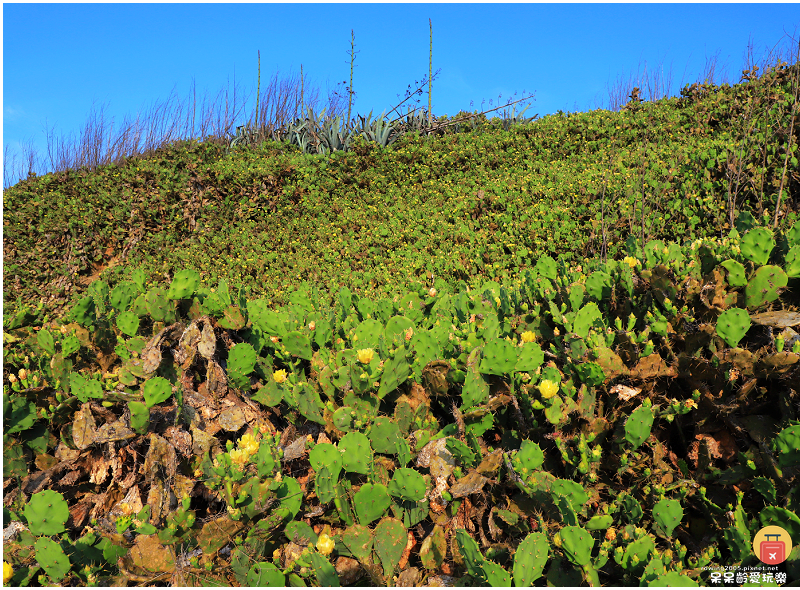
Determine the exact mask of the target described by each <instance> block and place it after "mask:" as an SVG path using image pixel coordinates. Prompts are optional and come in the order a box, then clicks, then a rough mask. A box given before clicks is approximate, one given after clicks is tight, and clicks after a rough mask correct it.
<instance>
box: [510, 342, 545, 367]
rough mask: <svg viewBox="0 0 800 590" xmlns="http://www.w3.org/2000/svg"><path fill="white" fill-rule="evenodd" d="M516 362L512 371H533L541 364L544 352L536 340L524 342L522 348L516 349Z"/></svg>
mask: <svg viewBox="0 0 800 590" xmlns="http://www.w3.org/2000/svg"><path fill="white" fill-rule="evenodd" d="M517 351H518V352H517V354H518V356H517V363H516V365H514V371H517V372H520V373H535V372H536V370H537V369H538V368H539V367H541V366H542V362H543V361H544V352H543V351H542V347H541V346H539V344H538V343H537V342H526V343H525V344H523V345H522V348H518V349H517Z"/></svg>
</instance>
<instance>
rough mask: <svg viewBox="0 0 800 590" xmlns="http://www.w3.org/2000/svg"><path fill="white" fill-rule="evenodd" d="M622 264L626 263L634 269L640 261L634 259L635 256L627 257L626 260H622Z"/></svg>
mask: <svg viewBox="0 0 800 590" xmlns="http://www.w3.org/2000/svg"><path fill="white" fill-rule="evenodd" d="M622 262H624V263H625V264H627V265H628V266H630V267H631V268H633V267H634V266H636V265H637V264H639V261H638V260H636V258H634V257H633V256H626V257H625V258H623V259H622Z"/></svg>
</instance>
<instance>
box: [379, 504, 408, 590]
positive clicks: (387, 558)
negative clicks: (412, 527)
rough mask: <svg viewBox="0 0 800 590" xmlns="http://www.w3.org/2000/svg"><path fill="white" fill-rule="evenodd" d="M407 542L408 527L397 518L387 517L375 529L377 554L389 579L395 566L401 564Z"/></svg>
mask: <svg viewBox="0 0 800 590" xmlns="http://www.w3.org/2000/svg"><path fill="white" fill-rule="evenodd" d="M407 540H408V537H407V534H406V527H404V526H403V523H402V522H400V521H399V520H397V519H396V518H391V517H386V518H384V519H383V520H381V521H380V522H379V523H378V526H376V527H375V532H374V545H375V552H376V553H377V554H378V557H379V558H380V560H381V563H382V564H383V571H384V574H385V576H386V577H387V578H391V576H392V574H393V572H394V568H395V566H396V565H397V564H398V563H400V559H401V558H402V556H403V551H404V550H405V548H406V542H407Z"/></svg>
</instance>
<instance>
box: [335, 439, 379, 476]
mask: <svg viewBox="0 0 800 590" xmlns="http://www.w3.org/2000/svg"><path fill="white" fill-rule="evenodd" d="M339 452H340V453H341V454H342V465H343V466H344V470H345V471H349V472H354V473H363V474H367V473H368V472H369V466H370V464H371V463H372V447H370V444H369V439H368V438H367V437H366V436H365V435H364V434H363V433H361V432H350V433H348V434H345V435H344V436H343V437H342V440H340V441H339Z"/></svg>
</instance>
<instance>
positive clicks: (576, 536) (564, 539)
mask: <svg viewBox="0 0 800 590" xmlns="http://www.w3.org/2000/svg"><path fill="white" fill-rule="evenodd" d="M557 534H558V535H559V536H560V537H561V549H562V550H563V551H564V555H566V556H567V559H569V560H570V561H571V562H572V563H574V564H575V565H578V566H581V567H583V566H588V565H589V564H590V562H591V558H592V547H594V539H593V538H592V535H590V534H589V532H588V531H587V530H586V529H584V528H583V527H579V526H566V527H564V528H563V529H561V530H560V531H559V532H558V533H557Z"/></svg>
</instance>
